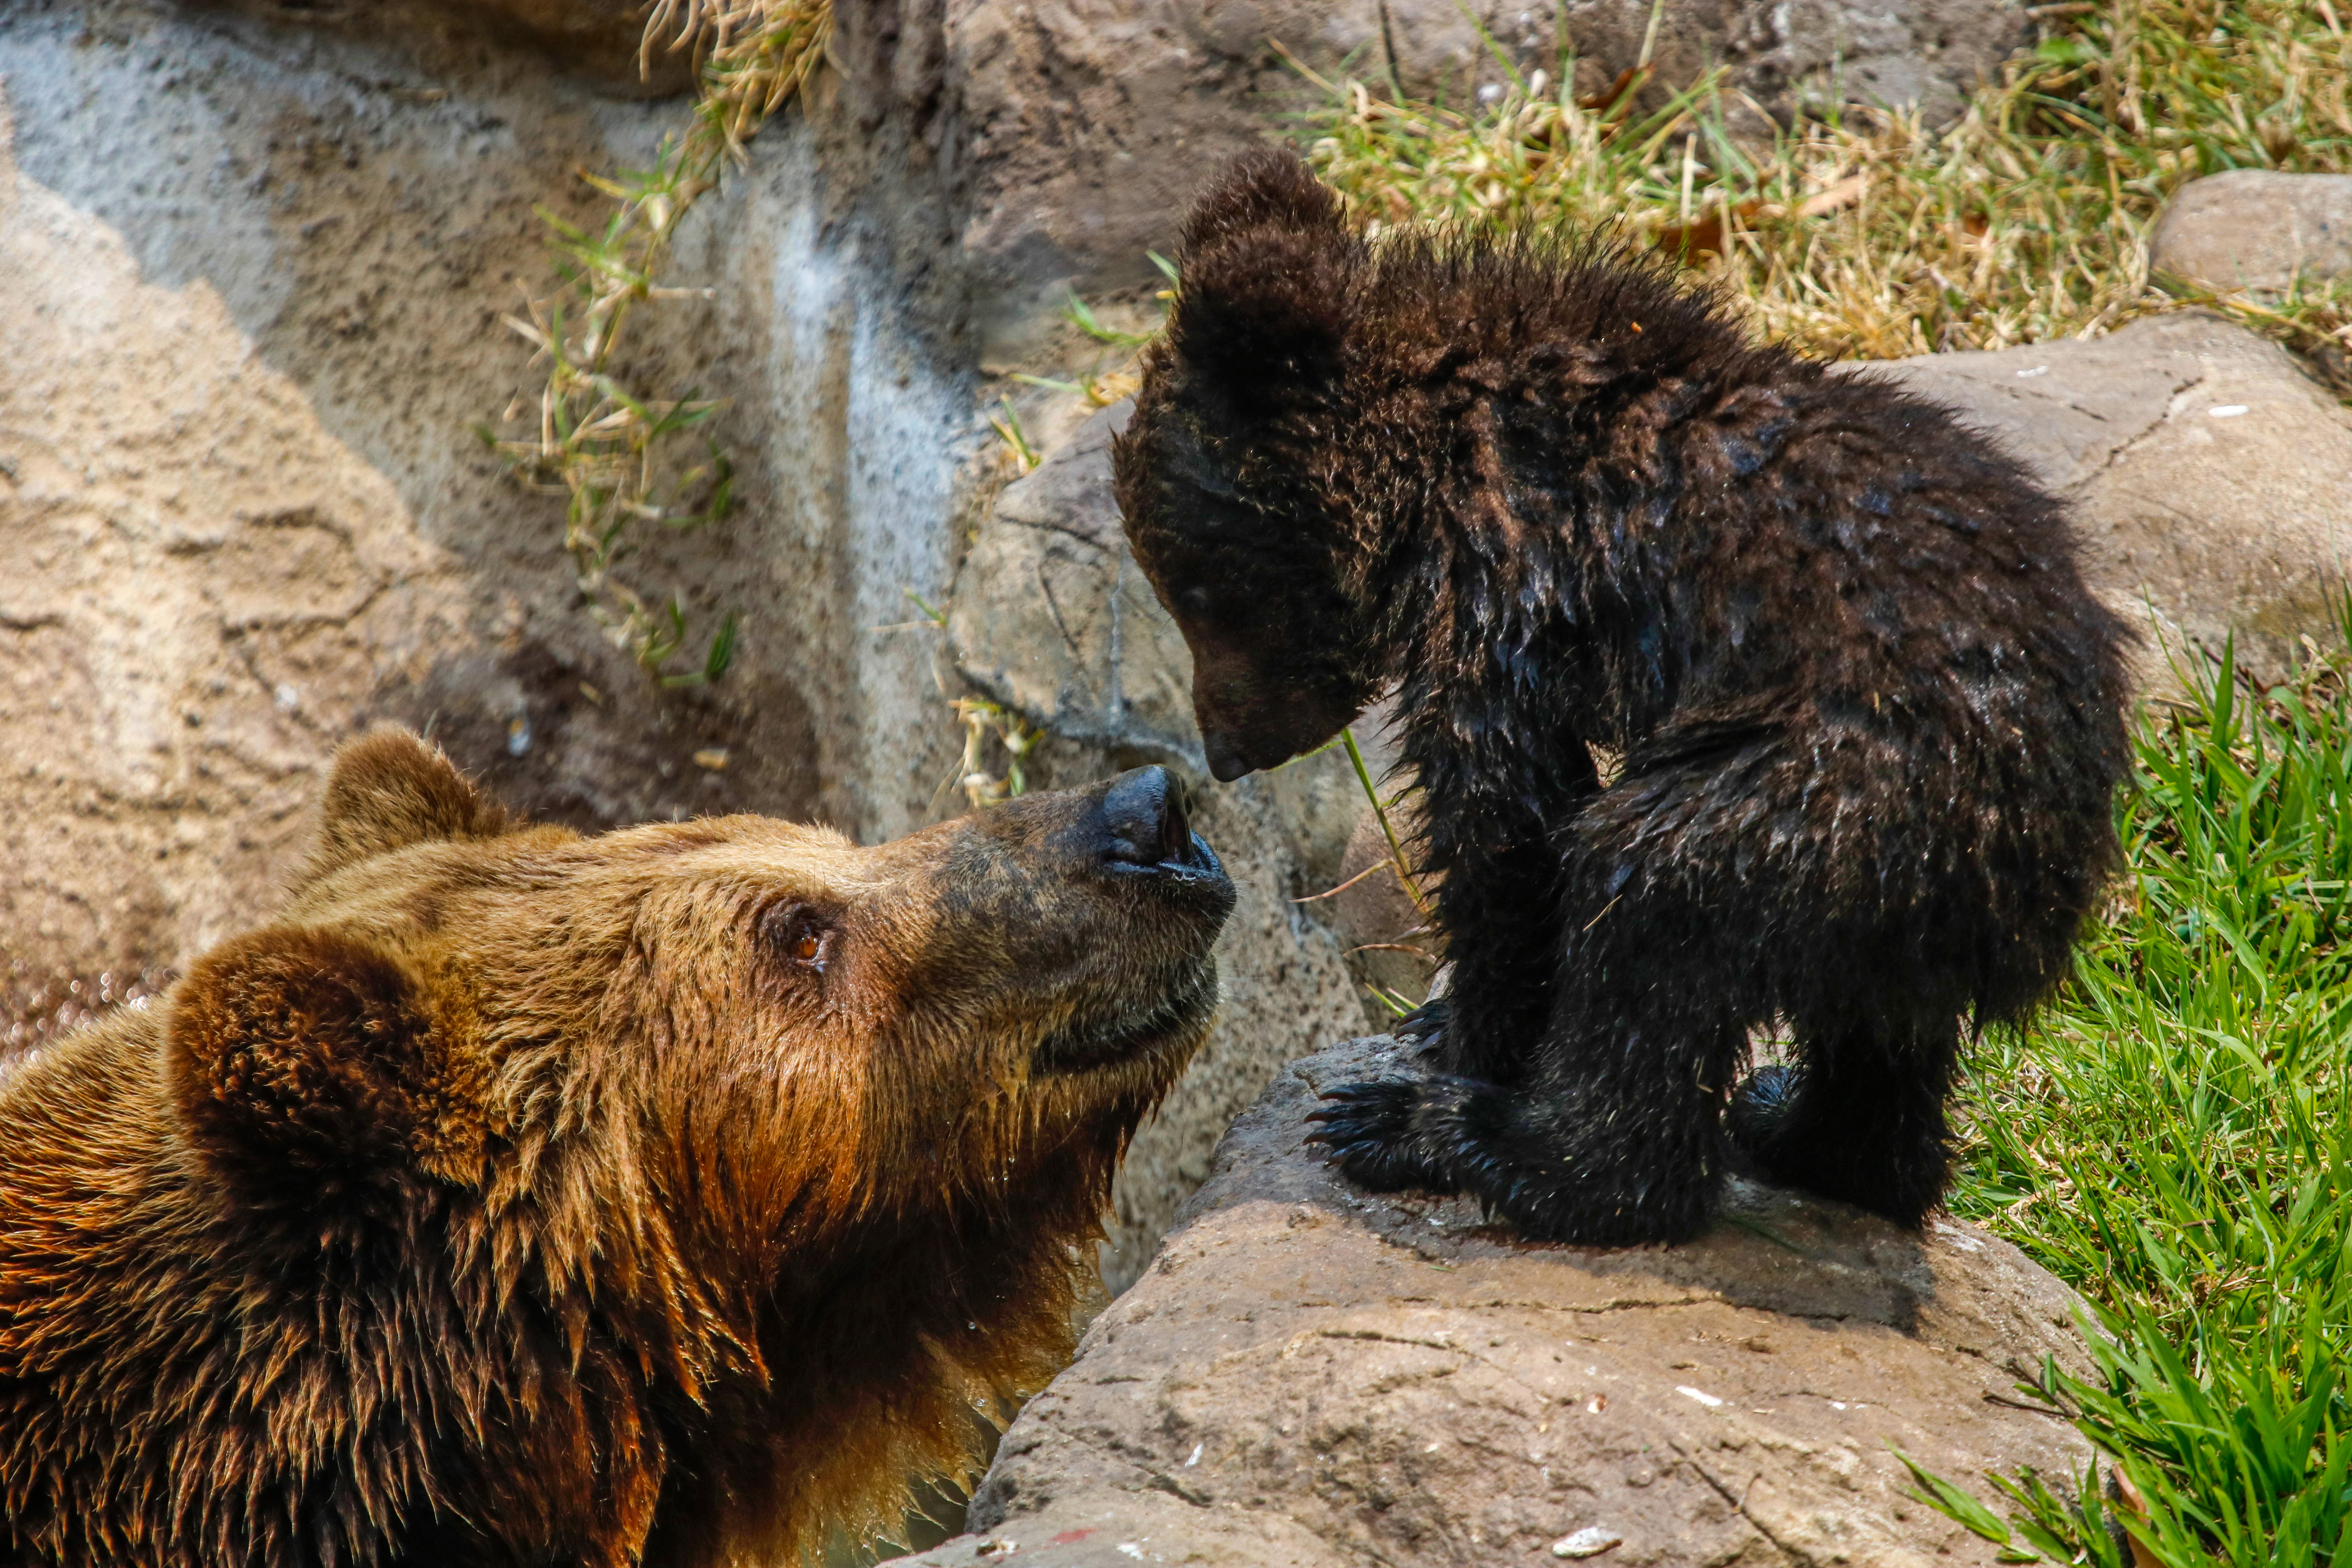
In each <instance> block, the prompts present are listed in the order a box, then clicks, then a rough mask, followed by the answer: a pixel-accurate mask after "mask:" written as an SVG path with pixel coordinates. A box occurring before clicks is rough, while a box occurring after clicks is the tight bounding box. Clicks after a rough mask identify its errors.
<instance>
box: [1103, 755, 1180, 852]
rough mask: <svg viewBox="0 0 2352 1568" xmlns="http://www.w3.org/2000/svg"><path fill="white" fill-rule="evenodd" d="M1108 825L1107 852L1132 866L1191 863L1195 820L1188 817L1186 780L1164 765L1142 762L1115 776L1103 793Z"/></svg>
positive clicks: (1104, 815)
mask: <svg viewBox="0 0 2352 1568" xmlns="http://www.w3.org/2000/svg"><path fill="white" fill-rule="evenodd" d="M1102 809H1103V818H1104V822H1105V824H1106V826H1108V827H1109V829H1110V845H1109V847H1108V848H1107V849H1105V850H1104V851H1103V853H1104V856H1105V858H1108V859H1112V860H1123V861H1125V862H1127V863H1128V864H1129V865H1130V866H1189V865H1192V863H1193V855H1192V823H1191V822H1189V821H1187V820H1186V819H1185V816H1184V796H1183V786H1181V784H1178V783H1177V782H1176V780H1175V779H1174V778H1173V777H1171V775H1170V773H1169V772H1168V770H1167V769H1166V768H1156V767H1155V768H1138V769H1136V770H1135V771H1134V772H1133V773H1121V774H1120V775H1119V776H1118V778H1116V779H1113V780H1112V781H1111V786H1110V788H1109V789H1108V791H1107V792H1105V794H1104V795H1103V803H1102Z"/></svg>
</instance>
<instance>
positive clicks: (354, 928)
mask: <svg viewBox="0 0 2352 1568" xmlns="http://www.w3.org/2000/svg"><path fill="white" fill-rule="evenodd" d="M1233 898H1234V894H1233V889H1232V885H1231V884H1230V883H1229V882H1228V881H1227V879H1226V878H1225V876H1224V873H1223V869H1222V868H1220V867H1219V865H1218V863H1217V861H1216V859H1215V857H1214V856H1213V854H1212V853H1211V852H1210V850H1209V848H1208V847H1207V846H1206V845H1205V844H1203V843H1202V841H1201V840H1200V838H1199V837H1196V836H1195V835H1193V834H1192V831H1191V830H1190V828H1189V826H1187V824H1186V820H1185V816H1184V810H1183V806H1182V803H1181V799H1180V798H1179V797H1178V795H1177V794H1176V792H1175V789H1174V786H1173V784H1171V780H1170V778H1169V776H1168V775H1167V774H1166V773H1164V772H1163V771H1161V770H1160V769H1156V768H1154V769H1145V770H1141V771H1139V772H1137V773H1129V774H1126V775H1125V776H1123V777H1121V778H1119V779H1118V780H1115V781H1112V782H1111V783H1109V784H1102V785H1097V786H1096V787H1094V788H1092V789H1088V790H1083V791H1076V792H1069V793H1064V794H1057V795H1036V796H1031V797H1027V798H1024V799H1021V800H1017V801H1014V802H1013V803H1011V804H1008V805H1004V806H1002V807H999V808H996V809H992V810H990V811H987V812H984V813H982V814H979V815H976V816H968V817H964V818H961V819H959V820H956V821H952V822H948V823H944V824H941V825H940V826H934V827H931V828H929V829H927V830H925V831H923V832H919V833H916V834H913V835H911V836H909V837H906V838H902V839H899V840H898V841H896V842H893V843H889V844H885V845H881V846H878V847H861V846H858V845H856V844H854V843H852V842H850V841H849V840H848V839H846V838H845V837H842V836H841V835H839V834H837V833H834V832H831V831H828V830H826V829H824V828H819V827H812V826H796V825H793V824H789V823H783V822H777V821H772V820H769V819H766V818H760V817H747V816H738V817H723V818H715V819H709V820H701V821H692V822H680V823H664V824H656V825H652V826H643V827H636V828H629V829H624V830H621V831H618V832H614V833H610V834H606V835H604V836H603V837H595V838H581V837H577V836H575V835H573V834H572V833H570V832H567V831H565V830H562V829H560V828H552V827H524V826H516V825H513V824H510V823H509V821H508V820H507V818H506V816H505V815H504V814H503V813H502V812H500V811H499V809H498V808H497V807H496V806H495V805H490V804H488V803H487V802H486V801H484V800H482V799H480V798H479V797H478V796H477V795H476V794H475V793H474V791H473V789H472V788H471V786H470V785H468V784H467V783H466V781H465V780H464V779H462V778H461V777H460V776H459V775H458V774H457V773H456V772H455V771H454V770H453V769H452V768H451V767H450V766H449V764H448V763H447V762H446V761H445V760H444V759H443V758H442V757H441V756H440V754H439V753H438V752H435V751H433V750H432V749H431V748H429V747H428V746H426V745H425V743H424V742H420V741H418V740H417V739H415V737H414V736H412V735H409V734H407V733H406V732H404V731H379V732H378V733H376V734H374V735H373V736H370V737H369V738H367V739H366V740H363V741H361V742H355V743H354V744H352V745H351V746H349V747H347V748H346V749H345V750H344V752H343V753H342V754H341V757H340V758H339V760H338V762H337V764H336V767H335V770H334V774H333V778H332V781H331V784H330V785H329V787H328V790H327V794H326V797H325V802H324V806H323V826H322V829H321V833H320V847H319V848H318V850H317V852H316V854H315V855H314V856H313V858H312V860H311V862H310V865H309V867H308V868H306V870H305V872H304V874H303V876H302V878H301V879H300V882H299V886H298V887H297V889H296V890H295V893H294V896H293V898H292V900H291V901H290V902H289V904H288V906H287V907H286V908H285V909H284V910H282V911H281V912H280V914H279V916H278V920H277V921H276V922H275V923H274V924H272V925H270V926H268V927H266V928H264V929H262V930H260V931H255V932H253V933H251V934H249V935H247V936H245V937H242V938H239V939H237V940H236V941H233V942H228V943H226V945H224V946H222V947H220V948H218V949H215V951H214V952H211V953H209V954H207V955H206V956H205V958H203V959H202V960H201V961H199V962H198V963H196V964H195V965H194V967H193V968H192V969H191V970H190V972H189V973H188V974H187V976H186V977H185V978H184V980H183V981H182V982H181V983H180V984H179V986H178V987H177V988H176V989H175V990H174V992H173V994H172V996H171V998H170V1002H169V1007H168V1013H167V1016H166V1025H167V1029H168V1039H169V1045H168V1049H167V1060H168V1071H169V1074H170V1077H171V1080H172V1084H173V1098H174V1100H175V1102H176V1104H177V1106H178V1108H179V1110H180V1113H181V1115H182V1117H183V1118H184V1125H185V1131H186V1136H187V1139H188V1142H190V1143H191V1144H192V1145H193V1146H194V1149H195V1150H196V1151H197V1152H198V1153H199V1155H200V1156H201V1158H202V1161H203V1163H204V1164H205V1167H206V1168H207V1169H209V1170H210V1171H211V1172H212V1173H214V1174H215V1176H216V1177H217V1178H218V1180H219V1181H220V1183H221V1184H223V1186H224V1187H225V1189H226V1191H227V1192H228V1193H230V1194H233V1195H234V1198H235V1199H236V1202H237V1203H239V1204H240V1205H244V1206H245V1208H246V1209H247V1211H248V1212H251V1213H253V1214H255V1215H261V1216H264V1217H265V1218H267V1216H269V1215H278V1216H282V1217H283V1218H285V1219H286V1220H288V1221H289V1222H290V1228H291V1229H292V1230H293V1231H294V1232H295V1233H296V1234H298V1235H299V1236H303V1237H313V1236H316V1235H318V1234H320V1233H321V1232H322V1231H324V1230H325V1229H327V1228H330V1227H331V1226H335V1225H346V1224H348V1225H358V1226H364V1225H366V1224H367V1223H369V1222H370V1220H371V1218H372V1217H377V1216H381V1215H384V1214H386V1213H389V1212H393V1211H395V1210H400V1209H402V1208H404V1206H407V1205H410V1204H411V1201H412V1199H413V1198H414V1197H415V1194H418V1193H431V1192H436V1191H437V1192H443V1193H447V1192H452V1191H455V1192H462V1193H467V1194H478V1196H479V1198H480V1199H481V1206H480V1223H481V1225H482V1226H484V1227H485V1232H484V1238H483V1239H487V1240H488V1242H489V1244H490V1245H491V1246H493V1247H496V1246H499V1245H506V1244H507V1243H508V1242H509V1241H511V1242H512V1243H513V1245H516V1246H519V1247H523V1248H524V1249H526V1250H527V1251H528V1252H529V1253H530V1255H531V1258H532V1262H533V1266H534V1267H538V1268H543V1269H545V1270H546V1271H547V1274H548V1276H549V1278H548V1279H547V1280H546V1281H543V1284H544V1286H545V1288H546V1289H550V1290H551V1291H554V1292H556V1293H559V1294H560V1293H561V1292H562V1290H564V1289H569V1288H570V1285H571V1283H582V1284H583V1285H584V1287H585V1288H586V1289H590V1290H591V1291H592V1292H594V1293H597V1294H599V1295H600V1296H608V1295H611V1294H613V1293H614V1290H615V1287H616V1286H617V1287H619V1292H620V1294H623V1295H625V1294H626V1292H627V1290H628V1289H634V1288H639V1287H642V1288H645V1289H648V1290H649V1291H650V1293H651V1295H652V1296H653V1297H654V1298H656V1305H657V1306H658V1309H659V1310H660V1311H661V1312H663V1313H665V1314H675V1315H680V1318H681V1321H679V1322H677V1323H672V1324H669V1325H667V1327H666V1328H665V1329H664V1330H663V1331H662V1332H663V1333H664V1335H665V1337H669V1336H672V1335H675V1334H678V1333H685V1332H687V1331H688V1330H689V1329H690V1327H691V1325H690V1324H689V1323H687V1322H686V1321H685V1320H686V1319H690V1318H692V1317H693V1316H694V1315H695V1314H696V1313H698V1312H709V1313H713V1314H717V1315H718V1316H719V1317H720V1318H722V1319H723V1318H724V1317H725V1315H726V1308H725V1307H724V1306H723V1302H724V1301H725V1300H731V1299H739V1298H742V1297H743V1296H744V1293H745V1292H747V1291H748V1292H751V1293H754V1294H756V1293H757V1292H758V1291H760V1290H761V1289H770V1288H778V1280H777V1279H776V1276H777V1271H778V1270H779V1268H786V1271H787V1272H791V1271H793V1270H799V1269H805V1268H814V1263H813V1262H812V1260H813V1259H817V1258H838V1257H843V1256H846V1255H847V1254H849V1253H852V1252H856V1251H857V1250H858V1249H859V1248H861V1247H866V1245H868V1244H869V1243H871V1242H873V1241H875V1240H876V1239H877V1238H882V1237H899V1238H900V1239H901V1240H902V1241H903V1240H904V1238H905V1237H908V1236H909V1235H912V1234H914V1233H915V1232H918V1231H924V1230H925V1229H926V1227H934V1226H950V1227H952V1226H956V1225H966V1226H970V1225H972V1224H976V1223H978V1222H975V1221H971V1220H970V1219H969V1218H968V1217H962V1216H969V1215H975V1214H985V1215H992V1216H998V1217H1000V1218H1001V1217H1002V1216H1003V1215H1008V1214H1012V1215H1021V1214H1028V1215H1031V1216H1032V1217H1033V1218H1034V1220H1035V1221H1036V1223H1037V1225H1038V1226H1045V1227H1048V1228H1050V1227H1053V1226H1060V1227H1062V1228H1063V1229H1065V1230H1071V1229H1076V1230H1083V1229H1085V1228H1086V1227H1087V1226H1089V1225H1090V1224H1091V1223H1092V1218H1093V1216H1094V1215H1097V1214H1099V1212H1100V1209H1101V1206H1102V1204H1103V1202H1104V1200H1105V1197H1106V1195H1107V1189H1108V1179H1109V1174H1110V1170H1111V1166H1112V1165H1113V1163H1115V1161H1116V1158H1117V1155H1118V1151H1119V1149H1120V1148H1121V1147H1122V1146H1123V1143H1124V1141H1125V1139H1126V1137H1127V1136H1128V1134H1129V1132H1130V1131H1132V1130H1133V1128H1134V1126H1135V1123H1136V1121H1137V1120H1138V1119H1139V1117H1141V1116H1142V1115H1143V1114H1144V1113H1145V1112H1146V1111H1147V1110H1149V1109H1150V1106H1151V1104H1152V1103H1153V1102H1154V1101H1155V1100H1157V1099H1158V1098H1159V1097H1160V1094H1161V1093H1162V1092H1163V1091H1164V1090H1166V1089H1168V1087H1169V1086H1170V1085H1171V1083H1172V1082H1173V1081H1174V1079H1175V1078H1176V1076H1177V1075H1178V1073H1179V1072H1180V1071H1181V1068H1182V1067H1183V1066H1184V1064H1185V1061H1186V1059H1187V1058H1189V1057H1190V1055H1191V1054H1192V1050H1193V1048H1194V1047H1195V1046H1196V1045H1197V1044H1198V1043H1199V1041H1200V1040H1201V1038H1202V1036H1203V1034H1204V1033H1205V1031H1206V1029H1207V1027H1208V1024H1209V1021H1210V1016H1211V1014H1212V1012H1213V1008H1214V1006H1215V1003H1216V997H1217V975H1216V966H1215V962H1214V960H1213V957H1212V956H1211V953H1210V944H1211V942H1212V941H1213V939H1214V938H1215V936H1216V934H1217V931H1218V928H1219V927H1220V925H1221V924H1222V923H1223V920H1224V917H1225V915H1226V914H1227V913H1228V912H1229V910H1231V908H1232V904H1233ZM461 1206H462V1205H461ZM1067 1244H1068V1237H1066V1236H1062V1237H1057V1238H1056V1241H1055V1245H1057V1246H1062V1247H1066V1246H1067ZM780 1260H787V1261H786V1262H780ZM792 1283H793V1282H792V1281H791V1280H790V1279H786V1280H784V1281H782V1286H781V1288H784V1289H790V1288H792ZM706 1297H707V1298H709V1299H708V1300H705V1299H704V1298H706ZM959 1326H961V1325H959ZM739 1331H740V1332H742V1333H748V1332H749V1331H750V1329H749V1327H748V1326H747V1325H744V1324H740V1323H739V1324H735V1325H732V1326H731V1327H730V1329H729V1333H730V1334H738V1333H739ZM739 1337H740V1334H739Z"/></svg>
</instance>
